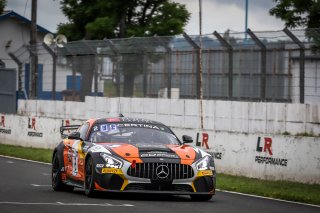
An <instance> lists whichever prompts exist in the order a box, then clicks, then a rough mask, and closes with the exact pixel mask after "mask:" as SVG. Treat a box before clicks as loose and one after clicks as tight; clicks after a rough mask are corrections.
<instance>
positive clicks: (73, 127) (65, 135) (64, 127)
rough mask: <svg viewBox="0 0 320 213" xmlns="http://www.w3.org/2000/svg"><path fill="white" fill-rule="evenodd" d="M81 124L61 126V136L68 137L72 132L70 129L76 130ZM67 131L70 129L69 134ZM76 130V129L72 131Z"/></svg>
mask: <svg viewBox="0 0 320 213" xmlns="http://www.w3.org/2000/svg"><path fill="white" fill-rule="evenodd" d="M80 126H81V125H68V126H63V124H62V126H61V127H60V134H61V138H67V137H68V135H69V133H70V130H76V129H78V128H79V127H80ZM65 131H68V133H67V134H65ZM72 132H74V131H72Z"/></svg>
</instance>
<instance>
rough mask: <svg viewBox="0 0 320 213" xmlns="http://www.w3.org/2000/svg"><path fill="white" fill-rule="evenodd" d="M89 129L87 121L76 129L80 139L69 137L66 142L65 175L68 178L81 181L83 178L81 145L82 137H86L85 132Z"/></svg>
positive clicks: (82, 144) (82, 143)
mask: <svg viewBox="0 0 320 213" xmlns="http://www.w3.org/2000/svg"><path fill="white" fill-rule="evenodd" d="M88 129H89V123H85V124H83V125H82V126H80V127H79V129H78V130H77V131H78V132H79V133H80V138H81V140H76V139H69V140H68V141H67V142H66V146H65V148H66V151H65V152H64V153H65V154H66V155H67V156H66V158H65V159H68V160H67V164H66V167H65V168H66V175H67V177H68V178H69V179H72V180H75V181H83V180H84V157H85V154H84V153H83V146H84V144H85V143H84V141H83V140H84V139H85V138H86V134H87V132H88Z"/></svg>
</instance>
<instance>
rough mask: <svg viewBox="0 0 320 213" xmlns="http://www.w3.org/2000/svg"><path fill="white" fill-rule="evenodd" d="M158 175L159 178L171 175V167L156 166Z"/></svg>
mask: <svg viewBox="0 0 320 213" xmlns="http://www.w3.org/2000/svg"><path fill="white" fill-rule="evenodd" d="M156 175H157V177H158V178H159V179H165V178H167V177H168V176H169V168H168V167H167V166H166V165H159V166H158V167H157V168H156Z"/></svg>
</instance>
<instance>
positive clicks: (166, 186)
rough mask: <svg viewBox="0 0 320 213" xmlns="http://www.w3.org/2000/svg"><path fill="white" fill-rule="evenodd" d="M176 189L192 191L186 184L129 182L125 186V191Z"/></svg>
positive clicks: (178, 190)
mask: <svg viewBox="0 0 320 213" xmlns="http://www.w3.org/2000/svg"><path fill="white" fill-rule="evenodd" d="M130 190H134V191H142V190H147V191H176V192H193V189H192V187H191V186H189V185H186V184H171V185H170V184H164V185H160V184H150V183H130V184H128V185H127V187H126V188H125V191H130Z"/></svg>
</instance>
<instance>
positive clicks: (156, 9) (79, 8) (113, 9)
mask: <svg viewBox="0 0 320 213" xmlns="http://www.w3.org/2000/svg"><path fill="white" fill-rule="evenodd" d="M61 8H62V11H63V13H64V14H65V15H66V16H67V17H68V18H69V21H70V22H69V23H67V24H60V25H59V27H58V31H59V33H63V34H65V35H66V36H67V37H68V38H69V40H79V39H83V38H85V39H103V38H105V37H107V38H124V37H130V36H136V37H145V36H152V35H155V34H157V35H175V34H180V33H182V32H183V27H184V26H185V24H186V23H187V21H188V20H189V17H190V13H189V12H188V11H187V9H186V7H185V5H182V4H179V3H174V2H171V1H169V0H123V1H119V0H108V1H105V0H91V1H88V0H80V1H78V0H62V1H61Z"/></svg>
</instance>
